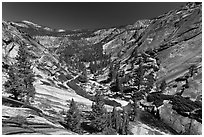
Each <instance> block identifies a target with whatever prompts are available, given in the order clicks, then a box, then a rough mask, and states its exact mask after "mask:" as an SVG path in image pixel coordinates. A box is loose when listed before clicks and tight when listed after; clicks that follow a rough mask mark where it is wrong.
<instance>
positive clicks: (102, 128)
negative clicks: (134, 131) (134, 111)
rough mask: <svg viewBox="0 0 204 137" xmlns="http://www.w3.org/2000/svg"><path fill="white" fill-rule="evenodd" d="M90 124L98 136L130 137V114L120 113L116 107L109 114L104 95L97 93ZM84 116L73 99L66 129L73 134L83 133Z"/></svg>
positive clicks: (68, 112)
mask: <svg viewBox="0 0 204 137" xmlns="http://www.w3.org/2000/svg"><path fill="white" fill-rule="evenodd" d="M88 117H89V120H90V122H89V123H88V124H87V125H88V126H89V128H90V129H91V130H92V131H93V133H96V134H105V135H117V134H120V135H128V134H131V132H130V131H129V128H128V125H129V114H128V112H127V111H125V110H120V111H118V110H117V109H116V107H114V108H113V110H112V112H108V111H107V110H106V108H105V104H104V101H103V95H102V93H101V92H100V91H97V93H96V95H95V102H94V103H93V104H92V111H91V112H90V114H89V116H88ZM82 122H83V116H82V114H81V113H80V111H79V109H78V108H77V105H76V103H75V102H74V100H73V99H72V101H71V103H70V108H69V110H68V111H67V113H66V117H65V118H64V123H65V127H66V128H67V129H70V130H71V131H73V132H76V133H79V134H82V133H83V127H82Z"/></svg>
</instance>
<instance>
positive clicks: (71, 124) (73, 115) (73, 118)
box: [65, 99, 81, 133]
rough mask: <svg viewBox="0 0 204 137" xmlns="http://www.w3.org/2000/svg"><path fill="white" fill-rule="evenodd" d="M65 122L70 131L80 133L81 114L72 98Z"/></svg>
mask: <svg viewBox="0 0 204 137" xmlns="http://www.w3.org/2000/svg"><path fill="white" fill-rule="evenodd" d="M65 124H66V126H67V128H68V129H70V130H71V131H73V132H76V133H81V129H80V127H81V115H80V113H79V109H78V108H77V106H76V103H75V102H74V100H73V99H72V101H71V103H70V108H69V110H68V111H67V114H66V117H65Z"/></svg>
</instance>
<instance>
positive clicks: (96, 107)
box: [91, 91, 107, 132]
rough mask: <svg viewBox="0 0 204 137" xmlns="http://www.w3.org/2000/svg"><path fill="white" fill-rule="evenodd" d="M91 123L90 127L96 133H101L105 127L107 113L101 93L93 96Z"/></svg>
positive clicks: (98, 92)
mask: <svg viewBox="0 0 204 137" xmlns="http://www.w3.org/2000/svg"><path fill="white" fill-rule="evenodd" d="M91 115H92V121H91V126H92V127H93V128H95V129H96V130H97V131H98V132H101V131H102V130H103V129H104V128H105V127H106V126H107V111H106V109H105V106H104V101H103V97H102V93H101V91H97V92H96V95H95V103H93V104H92V113H91Z"/></svg>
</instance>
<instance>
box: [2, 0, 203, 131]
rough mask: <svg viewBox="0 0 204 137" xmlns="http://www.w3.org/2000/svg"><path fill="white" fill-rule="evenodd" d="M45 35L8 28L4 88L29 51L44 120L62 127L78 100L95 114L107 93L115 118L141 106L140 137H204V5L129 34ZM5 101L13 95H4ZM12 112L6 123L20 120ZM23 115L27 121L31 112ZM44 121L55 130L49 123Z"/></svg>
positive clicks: (41, 30) (27, 26) (25, 25)
mask: <svg viewBox="0 0 204 137" xmlns="http://www.w3.org/2000/svg"><path fill="white" fill-rule="evenodd" d="M45 28H46V27H44V26H40V25H37V24H34V23H31V22H28V21H22V22H6V21H3V22H2V29H3V30H2V59H3V66H2V68H3V82H4V81H5V80H6V73H5V70H6V69H7V67H8V66H9V65H10V64H12V63H13V62H15V59H14V58H15V56H16V54H17V51H18V47H19V45H21V44H24V45H25V46H27V47H28V49H29V53H30V54H29V56H28V58H29V59H30V61H32V62H33V66H32V68H33V71H34V73H35V75H36V82H35V87H36V91H37V94H36V97H35V99H34V102H33V104H32V105H33V106H35V107H36V108H38V109H40V110H42V111H43V114H46V115H49V116H50V117H52V119H53V118H57V120H60V119H62V118H63V116H62V115H61V113H62V111H63V110H64V109H65V110H66V109H67V108H66V104H67V102H68V103H69V101H70V100H71V98H74V99H75V100H76V102H78V104H79V106H80V109H81V110H90V109H91V107H90V106H91V103H92V101H93V96H94V95H95V91H96V90H98V89H100V90H101V91H103V93H104V95H105V104H106V107H107V108H108V109H109V110H111V109H112V106H118V107H119V108H122V107H124V106H126V105H127V104H128V102H129V103H132V102H133V101H135V100H137V104H138V106H139V108H140V110H139V111H141V115H140V116H139V118H138V122H137V123H134V122H133V123H131V125H130V127H131V129H132V132H133V133H134V134H202V4H201V3H188V4H186V5H184V6H183V7H181V8H180V9H175V10H172V11H170V12H168V13H165V14H163V15H161V16H159V17H156V18H154V19H151V20H139V21H137V22H135V23H134V24H131V25H127V26H120V27H113V28H105V29H97V30H79V31H67V30H66V31H59V30H55V29H48V28H46V29H45ZM3 90H4V89H3ZM3 96H5V97H6V96H8V95H7V94H6V93H4V92H3ZM4 105H5V104H4ZM7 107H8V106H6V105H5V106H4V107H3V116H4V115H5V117H6V118H4V119H5V120H8V117H7V114H8V115H9V117H12V116H11V115H10V114H11V113H8V112H7V111H9V109H11V108H8V109H4V108H7ZM16 109H17V108H16ZM12 111H14V110H12ZM24 112H25V114H24ZM22 113H23V114H22ZM17 114H19V115H21V114H22V115H23V116H24V117H26V116H27V110H24V109H22V112H20V111H18V112H16V115H17ZM142 114H144V115H142ZM38 117H41V118H42V119H45V120H44V124H47V123H46V120H48V119H49V118H48V117H45V116H38ZM147 118H148V119H151V120H149V121H148V120H146V119H147ZM57 120H53V122H54V123H55V122H56V121H57ZM155 123H160V125H163V127H165V128H163V127H162V126H159V124H155ZM8 127H9V126H8ZM53 128H54V129H55V128H56V131H53V134H55V133H56V132H57V133H56V134H58V133H59V134H65V131H64V129H63V128H62V127H60V129H59V127H56V125H53ZM3 129H4V128H3ZM11 130H12V129H11ZM27 130H28V129H27ZM59 130H61V131H59ZM62 130H63V131H62ZM5 131H7V129H5ZM27 132H31V131H30V129H29V131H27ZM21 133H23V131H22V132H21ZM33 133H34V132H33ZM69 133H70V134H72V133H71V131H70V132H69ZM69 133H67V134H69ZM5 134H6V133H5ZM11 134H12V133H11ZM14 134H15V133H14ZM16 134H17V133H16ZM35 134H38V133H35ZM48 134H49V133H48ZM73 134H74V133H73Z"/></svg>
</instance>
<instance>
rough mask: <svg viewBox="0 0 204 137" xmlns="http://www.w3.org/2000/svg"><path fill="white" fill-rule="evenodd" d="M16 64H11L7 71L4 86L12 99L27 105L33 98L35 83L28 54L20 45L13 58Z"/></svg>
mask: <svg viewBox="0 0 204 137" xmlns="http://www.w3.org/2000/svg"><path fill="white" fill-rule="evenodd" d="M15 59H16V63H15V64H12V65H11V66H10V67H9V69H8V75H9V79H8V81H7V82H6V83H5V84H4V86H5V90H6V92H7V93H11V94H12V95H13V98H14V99H16V100H21V101H24V102H26V103H29V101H30V98H33V97H34V94H35V88H34V86H33V82H34V81H35V78H34V74H33V71H32V69H31V65H32V63H31V62H30V61H29V60H28V52H27V51H26V47H25V46H24V45H23V44H22V45H20V46H19V50H18V55H17V57H16V58H15Z"/></svg>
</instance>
